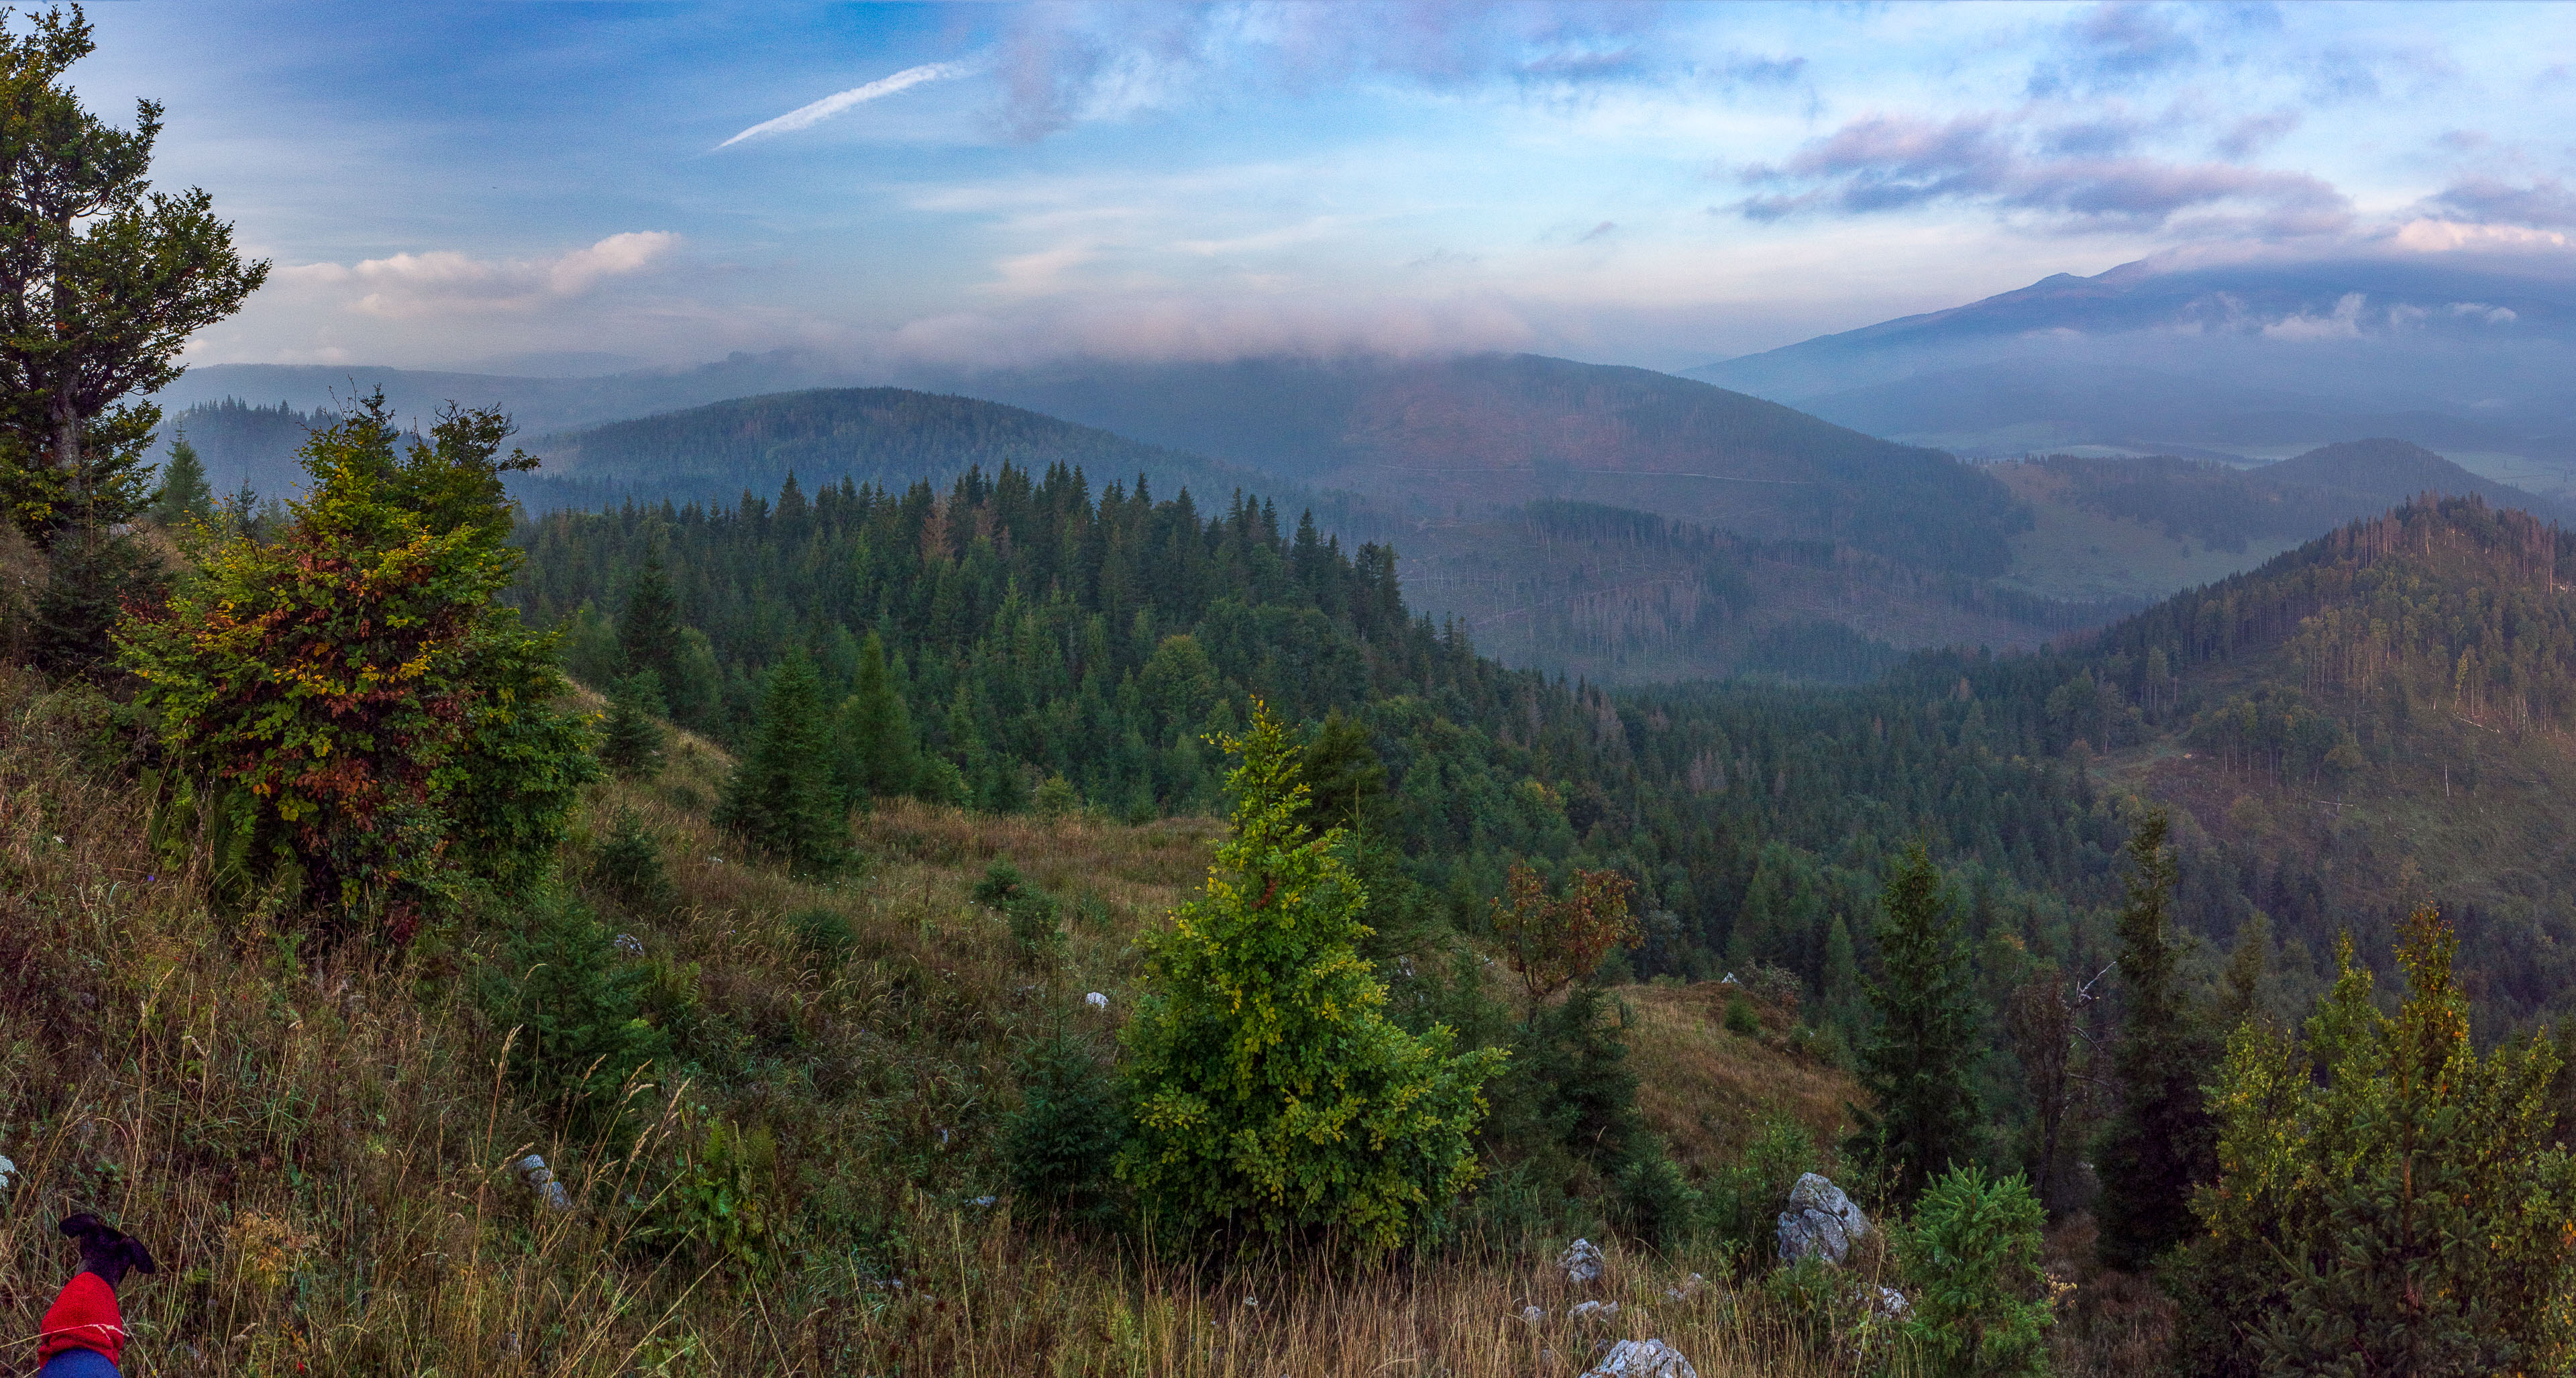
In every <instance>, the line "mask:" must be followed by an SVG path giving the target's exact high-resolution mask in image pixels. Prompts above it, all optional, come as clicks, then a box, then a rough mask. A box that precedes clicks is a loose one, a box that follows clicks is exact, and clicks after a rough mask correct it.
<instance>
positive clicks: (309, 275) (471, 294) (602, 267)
mask: <svg viewBox="0 0 2576 1378" xmlns="http://www.w3.org/2000/svg"><path fill="white" fill-rule="evenodd" d="M679 243H680V237H679V236H678V235H676V234H673V233H671V232H670V231H668V230H631V231H628V232H627V233H624V234H613V235H610V236H609V237H607V238H606V239H603V240H600V241H599V242H598V243H596V244H592V245H590V246H588V247H586V248H580V249H574V250H572V251H570V252H568V253H564V254H560V255H557V256H555V257H553V258H538V259H478V258H473V257H470V256H468V255H465V254H461V253H458V252H456V251H454V250H452V249H433V250H431V251H429V252H427V253H418V254H412V253H403V254H395V255H393V256H391V257H389V258H370V259H365V260H362V261H361V262H359V263H357V264H354V265H350V264H340V263H306V264H299V265H297V266H295V267H291V268H283V269H280V270H278V272H277V274H276V277H277V280H278V281H279V283H280V284H281V285H285V286H290V287H302V288H306V289H308V290H314V291H318V292H321V293H324V294H330V293H331V292H332V291H333V289H342V290H344V291H345V290H346V289H352V288H354V289H358V290H359V292H360V295H358V296H356V297H354V298H352V299H349V300H348V301H346V303H345V307H346V309H347V310H350V311H355V312H357V313H359V314H361V315H368V316H378V317H383V318H385V319H389V320H415V319H420V318H423V317H431V316H452V315H464V314H478V313H487V312H525V311H531V310H535V309H537V308H540V307H544V306H548V305H551V304H554V303H559V302H564V301H570V300H572V299H575V298H578V297H583V296H587V295H589V294H590V293H591V292H592V291H593V290H594V289H596V288H597V287H598V286H599V285H600V284H601V283H603V282H606V281H607V280H609V279H611V278H620V277H629V276H632V275H634V274H637V273H640V272H643V271H644V270H645V269H647V268H650V267H652V266H653V264H654V263H655V262H656V261H658V260H660V259H661V258H662V257H664V256H665V255H667V254H668V253H670V252H671V250H673V249H675V248H677V247H678V246H679Z"/></svg>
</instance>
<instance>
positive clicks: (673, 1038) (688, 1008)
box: [635, 954, 751, 1076]
mask: <svg viewBox="0 0 2576 1378" xmlns="http://www.w3.org/2000/svg"><path fill="white" fill-rule="evenodd" d="M702 975H703V972H702V970H701V968H700V967H699V965H698V964H697V963H696V962H683V961H681V960H679V959H678V958H676V957H672V956H669V955H667V954H657V955H655V956H652V957H648V958H646V959H645V960H644V962H643V963H642V965H641V966H640V968H639V975H638V978H637V981H636V985H635V1003H636V1011H637V1013H638V1014H640V1015H641V1016H642V1018H643V1019H644V1022H646V1023H648V1024H650V1025H652V1026H653V1029H654V1031H655V1033H656V1034H658V1035H659V1036H660V1038H661V1040H662V1047H663V1051H664V1056H665V1057H666V1058H667V1059H669V1060H670V1061H671V1062H673V1063H675V1064H678V1066H679V1068H680V1069H681V1070H682V1071H685V1072H688V1073H689V1074H690V1075H698V1074H701V1073H710V1074H713V1075H716V1076H731V1075H733V1074H735V1073H737V1072H739V1071H741V1070H742V1063H743V1053H744V1050H745V1049H746V1048H748V1047H749V1046H750V1042H751V1039H750V1036H749V1035H747V1034H745V1033H744V1032H743V1031H742V1030H740V1029H737V1028H735V1027H734V1026H733V1025H731V1024H730V1023H727V1022H726V1021H725V1019H724V1018H723V1016H721V1015H719V1014H718V1013H717V1012H716V1011H715V1010H713V1009H711V1008H709V1007H708V1005H707V1001H706V992H705V989H704V987H703V986H702V984H701V982H700V977H701V976H702Z"/></svg>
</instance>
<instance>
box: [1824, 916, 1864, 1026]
mask: <svg viewBox="0 0 2576 1378" xmlns="http://www.w3.org/2000/svg"><path fill="white" fill-rule="evenodd" d="M1820 984H1821V985H1822V986H1823V987H1824V989H1823V992H1822V994H1823V995H1824V998H1825V1019H1826V1020H1827V1022H1829V1023H1831V1024H1832V1025H1833V1026H1834V1027H1835V1028H1837V1029H1839V1030H1841V1031H1842V1035H1843V1039H1844V1042H1845V1044H1846V1045H1847V1046H1849V1045H1855V1044H1857V1043H1858V1042H1859V1036H1860V1029H1861V1022H1862V1020H1863V1019H1864V1018H1865V1017H1866V1016H1865V1012H1864V1006H1863V1004H1862V997H1861V975H1860V957H1859V954H1858V953H1857V952H1856V951H1854V950H1853V948H1852V937H1851V925H1850V924H1848V923H1845V922H1844V921H1843V916H1842V913H1841V911H1839V910H1837V911H1835V914H1834V917H1833V921H1832V922H1831V923H1830V924H1828V925H1827V926H1826V928H1825V979H1824V980H1823V981H1822V982H1821V983H1820Z"/></svg>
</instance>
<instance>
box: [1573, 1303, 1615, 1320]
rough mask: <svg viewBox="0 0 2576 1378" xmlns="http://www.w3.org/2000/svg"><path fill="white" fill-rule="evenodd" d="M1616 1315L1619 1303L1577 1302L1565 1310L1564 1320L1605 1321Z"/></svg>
mask: <svg viewBox="0 0 2576 1378" xmlns="http://www.w3.org/2000/svg"><path fill="white" fill-rule="evenodd" d="M1618 1314H1619V1303H1617V1302H1615V1301H1579V1302H1576V1303H1575V1304H1574V1305H1572V1306H1569V1307H1567V1308H1565V1318H1566V1319H1567V1320H1570V1321H1606V1320H1609V1319H1610V1318H1611V1317H1613V1316H1616V1315H1618Z"/></svg>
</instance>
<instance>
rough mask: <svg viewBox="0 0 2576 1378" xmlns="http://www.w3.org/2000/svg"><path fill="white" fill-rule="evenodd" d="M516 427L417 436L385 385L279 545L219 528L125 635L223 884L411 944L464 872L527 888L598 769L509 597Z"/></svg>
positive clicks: (318, 475)
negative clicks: (404, 426)
mask: <svg viewBox="0 0 2576 1378" xmlns="http://www.w3.org/2000/svg"><path fill="white" fill-rule="evenodd" d="M509 429H510V427H509V422H508V421H507V420H506V419H504V418H503V417H501V416H500V414H499V413H497V412H489V411H457V410H454V409H452V408H451V409H450V410H449V411H448V412H446V413H445V414H444V415H443V416H442V417H441V419H440V420H439V422H438V424H437V425H436V426H435V427H434V428H433V429H432V430H431V432H430V436H429V438H428V439H427V440H421V439H413V440H412V441H411V442H410V444H408V445H404V444H401V443H400V441H401V439H402V437H401V436H400V435H399V434H398V433H397V432H396V431H395V429H394V426H393V423H392V419H391V415H390V411H389V409H388V408H387V407H386V405H385V402H384V398H383V397H382V396H381V395H378V396H375V397H371V398H368V399H365V400H364V401H362V402H361V403H360V404H359V405H358V408H357V410H356V411H355V412H353V413H352V414H351V415H349V416H348V417H347V418H346V419H344V420H342V421H341V422H340V423H339V424H337V425H335V426H331V427H328V428H325V429H323V430H320V431H317V432H315V433H314V435H313V437H312V439H311V440H310V441H308V442H307V443H306V444H305V447H304V468H305V471H306V472H307V473H308V474H310V475H311V476H312V479H313V482H312V486H311V487H310V488H309V489H308V490H307V491H306V492H305V494H304V495H303V496H302V497H301V498H299V499H297V500H296V501H295V502H293V503H292V504H290V505H289V507H288V511H289V512H290V513H291V514H292V516H291V520H289V521H288V522H286V523H285V525H284V529H283V530H281V531H280V532H278V533H277V536H276V539H275V540H273V541H266V540H261V539H258V538H256V537H253V536H250V535H245V534H238V533H235V534H222V533H216V532H213V531H210V530H208V531H204V532H203V533H202V535H201V537H200V538H199V539H201V540H202V542H203V544H201V545H200V546H199V547H198V548H197V549H196V550H195V552H194V554H195V556H196V559H195V568H194V569H193V570H192V571H191V572H190V573H189V574H188V575H186V576H185V577H184V578H182V579H181V581H180V582H179V584H178V586H177V587H176V588H175V589H174V590H173V591H172V593H171V596H170V598H169V601H168V603H167V604H166V606H162V607H157V608H153V609H150V610H148V611H142V612H138V613H136V614H133V615H130V616H129V617H127V618H126V620H125V621H124V622H123V623H121V624H120V625H119V626H118V628H117V630H116V637H115V640H116V645H117V648H118V653H119V656H120V658H121V659H122V661H123V663H124V665H125V667H126V668H127V669H129V670H131V671H132V672H133V673H134V674H135V675H136V676H137V677H138V678H139V679H140V680H141V681H142V689H141V692H140V698H141V700H142V702H143V703H144V704H145V705H146V706H147V707H149V708H150V709H151V710H152V712H153V714H154V719H153V720H154V721H155V722H156V723H157V724H158V728H159V733H160V737H161V743H162V746H163V749H164V751H165V752H166V754H167V758H168V760H169V762H170V764H171V765H172V766H173V767H174V768H175V769H174V772H173V773H174V775H175V776H176V779H175V781H174V789H173V797H172V799H171V807H172V813H173V817H181V818H185V819H187V820H192V821H193V823H194V824H195V826H196V829H197V830H198V831H199V834H200V836H201V837H202V838H203V840H204V842H205V843H206V845H207V846H208V848H209V849H210V850H211V851H212V852H213V853H214V857H215V862H216V867H215V869H216V874H217V878H218V882H219V889H222V890H225V891H227V892H229V893H231V894H232V895H233V896H234V897H235V898H236V899H241V900H245V901H246V900H248V899H250V898H253V897H255V895H256V894H257V893H271V894H275V893H278V892H279V891H280V890H281V889H282V890H283V891H284V892H287V893H288V895H289V898H290V908H292V909H295V910H299V911H303V912H308V913H312V914H315V915H317V916H318V917H319V918H320V919H321V920H322V921H323V924H324V928H325V931H326V934H337V933H343V932H347V931H351V930H352V929H353V928H354V927H355V926H358V925H363V924H365V923H368V922H381V923H382V924H383V926H384V929H385V931H386V932H387V933H388V935H389V936H390V937H391V938H392V940H394V941H396V942H400V941H403V940H405V939H407V938H408V937H409V935H410V933H411V932H412V930H413V928H414V927H415V926H416V925H417V924H418V923H419V922H420V921H421V920H423V919H424V918H428V917H434V916H435V915H436V914H437V913H439V912H440V911H442V910H443V909H445V908H446V907H447V906H448V904H449V903H450V901H451V900H452V899H453V898H454V897H455V894H456V889H457V886H458V884H459V882H461V881H464V880H468V879H479V880H483V881H487V882H492V883H495V884H501V885H511V886H516V885H524V884H526V883H528V882H530V881H531V880H532V879H533V878H534V877H535V875H536V874H537V873H539V872H541V871H542V869H543V868H544V867H545V865H546V864H547V863H548V862H549V861H550V860H551V859H552V856H553V853H554V850H555V846H556V844H557V843H558V842H560V841H561V839H562V836H563V831H564V827H565V824H566V821H567V819H568V818H569V816H570V814H571V812H572V808H573V804H574V802H575V800H576V797H577V795H578V793H579V789H580V786H581V785H582V784H583V783H584V782H585V781H587V780H588V779H590V778H592V776H593V774H594V768H593V766H592V762H591V759H590V753H589V746H590V733H589V729H588V726H587V723H586V721H585V718H584V715H582V714H580V713H578V712H576V711H575V710H574V709H573V708H572V707H571V706H570V705H569V704H568V703H566V702H565V701H564V696H565V693H566V691H567V690H568V689H569V687H570V685H569V683H568V681H566V680H565V679H564V676H563V672H562V670H561V669H560V668H559V667H558V666H557V665H556V660H555V638H553V637H551V636H539V635H536V634H533V633H530V632H529V631H527V630H526V629H525V628H523V627H522V626H521V625H520V624H519V615H518V613H517V612H516V611H515V610H513V609H511V608H509V607H507V606H506V605H504V604H501V603H500V602H498V601H497V600H498V597H499V595H500V594H501V593H502V592H503V591H504V590H506V589H508V588H509V587H510V585H511V583H512V582H513V581H514V580H515V578H516V577H517V574H518V569H519V563H520V560H521V558H522V557H521V556H520V554H519V552H518V551H516V550H514V549H512V548H511V547H510V546H509V545H508V544H507V542H506V540H505V537H507V535H508V534H509V530H510V524H511V519H512V508H511V506H510V503H509V501H508V499H507V498H506V497H505V496H504V495H503V494H502V491H501V479H500V475H501V473H502V472H503V471H504V470H507V469H509V468H512V467H525V466H526V465H529V464H532V463H534V461H532V460H529V459H527V458H526V456H524V455H521V454H516V453H514V454H513V455H512V456H511V457H510V458H508V459H506V460H505V459H502V458H500V457H499V448H500V444H501V442H502V441H503V440H504V439H505V438H506V437H507V436H508V434H509Z"/></svg>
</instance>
